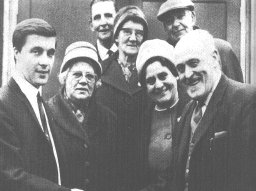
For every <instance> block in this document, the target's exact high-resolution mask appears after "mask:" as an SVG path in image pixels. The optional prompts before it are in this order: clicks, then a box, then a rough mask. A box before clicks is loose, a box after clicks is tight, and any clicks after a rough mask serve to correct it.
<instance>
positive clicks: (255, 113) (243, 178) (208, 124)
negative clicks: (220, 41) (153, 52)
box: [171, 29, 256, 191]
mask: <svg viewBox="0 0 256 191" xmlns="http://www.w3.org/2000/svg"><path fill="white" fill-rule="evenodd" d="M175 66H176V68H177V70H178V73H179V77H180V81H181V82H182V83H183V84H184V85H185V87H186V91H187V93H188V95H189V96H190V98H192V101H191V102H190V103H189V104H188V105H187V106H186V108H185V110H184V113H183V114H182V116H181V119H180V121H179V125H178V127H177V128H176V131H175V134H174V136H173V137H174V139H173V146H174V176H173V177H172V178H173V179H172V184H171V189H173V190H177V191H184V190H188V191H234V190H243V191H245V190H246V191H248V190H255V189H256V183H255V180H256V149H255V145H256V128H255V124H256V88H255V87H253V86H251V85H248V84H243V83H240V82H236V81H233V80H231V79H228V78H227V77H226V76H225V75H224V74H222V73H221V70H220V66H219V55H218V52H217V49H216V47H215V45H214V39H213V37H212V36H211V35H210V34H209V33H208V32H207V31H204V30H200V29H198V30H194V31H191V32H190V33H188V34H186V35H184V37H182V38H181V40H180V41H179V42H178V43H177V45H176V47H175Z"/></svg>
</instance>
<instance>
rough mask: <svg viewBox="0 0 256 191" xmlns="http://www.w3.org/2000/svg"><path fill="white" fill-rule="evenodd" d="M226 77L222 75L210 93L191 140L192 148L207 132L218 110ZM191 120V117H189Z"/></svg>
mask: <svg viewBox="0 0 256 191" xmlns="http://www.w3.org/2000/svg"><path fill="white" fill-rule="evenodd" d="M226 81H227V79H226V77H225V76H222V77H221V79H220V82H219V84H218V85H217V87H216V89H215V91H214V92H213V94H212V97H211V99H210V102H209V104H208V106H207V108H206V111H205V113H204V115H203V118H202V120H201V122H200V123H199V124H198V127H197V128H196V131H195V133H194V137H193V140H192V141H193V142H194V144H195V146H194V148H195V147H196V146H197V144H198V142H199V141H200V140H201V138H202V137H203V136H204V134H205V133H206V132H207V130H208V129H209V127H210V126H211V125H212V123H213V120H214V118H215V116H216V113H217V112H218V110H219V105H220V103H221V100H222V97H223V95H224V92H225V90H226V87H227V82H226ZM189 119H190V120H191V117H190V118H189Z"/></svg>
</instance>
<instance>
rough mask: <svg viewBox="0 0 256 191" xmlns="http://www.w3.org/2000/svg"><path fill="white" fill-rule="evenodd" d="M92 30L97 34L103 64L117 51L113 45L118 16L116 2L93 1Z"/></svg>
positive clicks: (97, 44)
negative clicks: (115, 21) (115, 20)
mask: <svg viewBox="0 0 256 191" xmlns="http://www.w3.org/2000/svg"><path fill="white" fill-rule="evenodd" d="M90 10H91V18H90V28H91V31H92V32H94V33H95V34H96V38H97V40H96V44H95V47H96V49H97V54H98V60H99V62H102V61H103V60H106V59H107V58H108V57H109V56H112V55H113V53H115V52H116V51H117V47H116V44H115V43H113V25H114V18H115V16H116V1H115V0H92V1H91V3H90Z"/></svg>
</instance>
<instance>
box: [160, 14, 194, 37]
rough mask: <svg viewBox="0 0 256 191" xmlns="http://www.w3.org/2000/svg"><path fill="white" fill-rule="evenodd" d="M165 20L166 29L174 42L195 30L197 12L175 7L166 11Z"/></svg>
mask: <svg viewBox="0 0 256 191" xmlns="http://www.w3.org/2000/svg"><path fill="white" fill-rule="evenodd" d="M165 18H166V19H165V20H164V21H163V24H164V29H165V31H166V33H167V34H168V38H170V39H171V40H172V41H174V42H178V41H179V40H180V38H181V37H182V36H184V35H185V34H187V33H188V32H190V31H192V30H193V26H194V25H195V21H196V19H195V13H194V12H193V11H190V10H188V9H175V10H172V11H169V12H167V13H166V16H165Z"/></svg>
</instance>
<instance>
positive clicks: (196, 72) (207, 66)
mask: <svg viewBox="0 0 256 191" xmlns="http://www.w3.org/2000/svg"><path fill="white" fill-rule="evenodd" d="M182 45H183V48H182V49H179V51H176V54H175V58H176V68H177V70H178V73H179V77H180V80H181V82H182V83H183V84H185V86H186V89H187V93H188V95H189V96H190V97H191V98H192V99H195V100H201V101H205V100H206V98H207V96H208V95H209V94H210V92H211V91H212V90H213V88H214V84H215V79H216V75H217V74H218V72H219V71H220V70H219V63H218V56H217V52H216V51H210V50H209V49H207V47H205V46H203V44H202V43H198V44H197V45H195V44H193V45H192V44H188V43H183V44H182ZM194 45H195V46H194ZM179 48H181V47H179Z"/></svg>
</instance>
